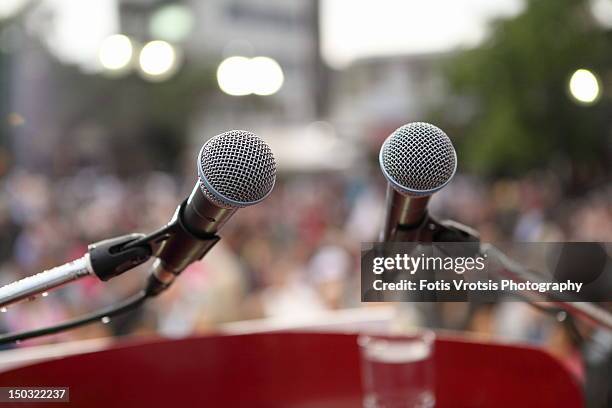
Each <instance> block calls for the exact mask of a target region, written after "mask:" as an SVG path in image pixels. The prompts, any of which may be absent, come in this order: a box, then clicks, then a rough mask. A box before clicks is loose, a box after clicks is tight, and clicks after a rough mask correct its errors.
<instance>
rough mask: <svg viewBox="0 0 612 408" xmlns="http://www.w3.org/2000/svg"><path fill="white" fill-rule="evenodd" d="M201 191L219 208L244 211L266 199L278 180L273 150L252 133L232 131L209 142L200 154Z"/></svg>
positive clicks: (199, 175) (199, 174)
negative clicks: (243, 209) (242, 209)
mask: <svg viewBox="0 0 612 408" xmlns="http://www.w3.org/2000/svg"><path fill="white" fill-rule="evenodd" d="M198 178H199V184H200V188H201V189H202V192H203V193H204V194H205V195H206V197H207V198H208V199H210V200H211V201H212V202H213V203H215V204H216V205H218V206H220V207H223V208H241V207H246V206H249V205H252V204H256V203H258V202H260V201H261V200H263V199H264V198H266V197H267V196H268V194H270V192H271V191H272V188H273V187H274V181H275V180H276V162H275V161H274V156H273V155H272V150H270V147H269V146H268V145H267V144H266V142H264V141H263V140H261V139H260V138H259V137H257V136H256V135H255V134H253V133H251V132H247V131H245V130H230V131H228V132H225V133H222V134H220V135H217V136H215V137H213V138H211V139H209V140H208V141H207V142H206V143H204V146H202V149H201V150H200V154H199V155H198Z"/></svg>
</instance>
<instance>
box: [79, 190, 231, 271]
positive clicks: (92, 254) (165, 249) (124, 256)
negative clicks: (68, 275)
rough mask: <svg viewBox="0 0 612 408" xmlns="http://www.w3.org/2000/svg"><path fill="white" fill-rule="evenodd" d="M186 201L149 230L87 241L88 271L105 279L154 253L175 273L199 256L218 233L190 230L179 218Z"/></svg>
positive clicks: (142, 261)
mask: <svg viewBox="0 0 612 408" xmlns="http://www.w3.org/2000/svg"><path fill="white" fill-rule="evenodd" d="M186 204H187V200H185V201H183V202H182V203H181V204H180V205H179V206H178V207H177V209H176V211H175V213H174V215H173V217H172V219H171V220H170V222H168V224H166V225H165V226H163V227H162V228H160V229H158V230H157V231H154V232H152V233H150V234H146V235H145V234H138V233H134V234H128V235H123V236H119V237H115V238H111V239H106V240H103V241H99V242H96V243H94V244H91V245H89V247H88V252H89V258H90V263H91V269H92V271H93V272H94V273H95V275H96V276H97V277H98V278H99V279H101V280H103V281H107V280H109V279H111V278H113V277H115V276H118V275H120V274H122V273H123V272H126V271H128V270H130V269H132V268H134V267H136V266H138V265H141V264H143V263H145V262H146V261H148V260H149V258H151V257H156V258H158V259H160V260H161V262H163V265H164V268H165V269H166V270H169V271H171V272H172V273H173V274H174V275H178V274H179V273H181V272H182V271H183V270H184V269H185V268H186V267H187V266H188V265H189V264H191V263H192V262H195V261H197V260H200V259H202V257H203V256H204V255H206V253H207V252H208V251H210V249H211V248H212V247H213V246H214V245H215V244H216V243H217V242H218V241H219V240H220V237H219V236H218V235H216V234H207V235H201V234H196V233H193V232H192V231H190V230H189V229H188V228H187V227H186V226H185V224H184V223H183V222H182V214H183V211H184V209H185V206H186Z"/></svg>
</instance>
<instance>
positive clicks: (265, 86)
mask: <svg viewBox="0 0 612 408" xmlns="http://www.w3.org/2000/svg"><path fill="white" fill-rule="evenodd" d="M249 68H250V70H251V73H250V74H251V78H252V80H253V83H252V92H253V93H255V94H257V95H272V94H275V93H276V92H278V90H279V89H280V88H281V87H282V86H283V81H284V80H285V76H284V75H283V70H282V69H281V67H280V65H278V62H276V61H274V60H273V59H272V58H268V57H255V58H253V59H252V60H251V61H250V67H249Z"/></svg>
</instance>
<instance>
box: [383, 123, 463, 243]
mask: <svg viewBox="0 0 612 408" xmlns="http://www.w3.org/2000/svg"><path fill="white" fill-rule="evenodd" d="M379 162H380V169H381V170H382V173H383V175H384V176H385V178H386V179H387V182H388V185H387V198H386V200H387V202H386V206H387V209H386V218H385V226H384V229H383V231H382V234H381V240H382V241H384V242H386V241H398V240H416V238H417V237H418V235H419V232H420V230H421V229H422V227H423V225H424V224H425V223H426V221H427V219H428V216H427V204H428V202H429V198H430V197H431V195H432V194H433V193H435V192H436V191H439V190H441V189H442V188H443V187H444V186H446V185H447V184H448V183H449V182H450V181H451V179H452V178H453V176H454V175H455V172H456V170H457V153H456V152H455V148H454V147H453V144H452V143H451V141H450V139H449V137H448V136H447V135H446V133H444V132H443V131H442V130H441V129H439V128H437V127H436V126H434V125H431V124H429V123H425V122H413V123H409V124H407V125H404V126H402V127H400V128H398V129H397V130H395V131H394V132H393V133H392V134H391V135H390V136H389V137H388V138H387V139H386V140H385V142H384V143H383V145H382V148H381V149H380V155H379Z"/></svg>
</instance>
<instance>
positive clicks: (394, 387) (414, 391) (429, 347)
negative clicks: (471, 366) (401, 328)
mask: <svg viewBox="0 0 612 408" xmlns="http://www.w3.org/2000/svg"><path fill="white" fill-rule="evenodd" d="M434 341H435V335H434V333H433V332H432V331H422V332H418V333H415V334H412V335H407V336H390V335H361V336H359V338H358V342H359V347H360V351H361V372H362V381H363V389H364V399H363V406H364V407H365V408H431V407H433V406H434V405H435V394H434V385H435V382H434V380H435V378H434V374H435V373H434V366H433V352H434Z"/></svg>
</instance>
